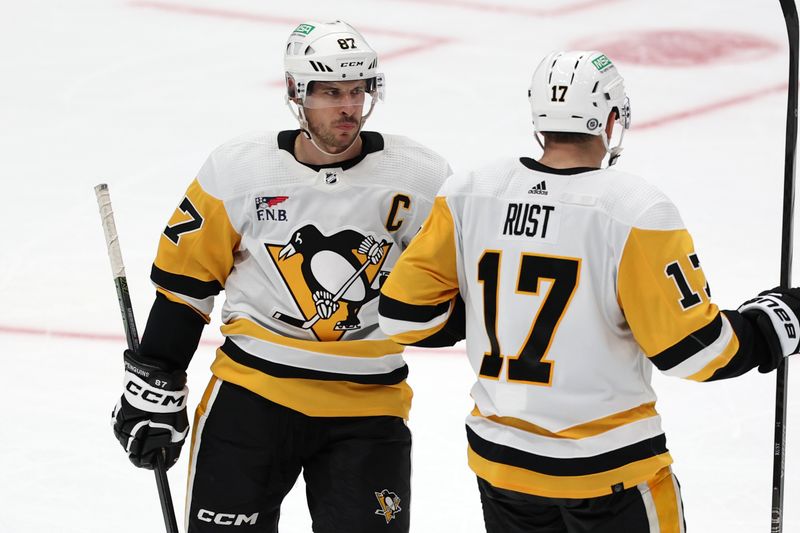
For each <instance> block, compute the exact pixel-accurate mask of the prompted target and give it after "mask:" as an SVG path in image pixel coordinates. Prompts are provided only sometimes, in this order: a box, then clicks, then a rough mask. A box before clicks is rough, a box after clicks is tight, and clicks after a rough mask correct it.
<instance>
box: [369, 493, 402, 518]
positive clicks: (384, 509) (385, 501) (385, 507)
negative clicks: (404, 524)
mask: <svg viewBox="0 0 800 533" xmlns="http://www.w3.org/2000/svg"><path fill="white" fill-rule="evenodd" d="M375 497H376V498H378V504H379V505H380V506H381V508H380V509H377V510H376V511H375V514H376V515H381V516H383V518H384V519H385V520H386V523H387V524H388V523H389V522H391V521H392V520H394V519H395V518H396V517H397V513H399V512H400V511H402V510H403V509H402V508H401V507H400V496H398V495H397V494H395V493H394V492H389V491H388V490H386V489H383V490H382V491H380V492H376V493H375Z"/></svg>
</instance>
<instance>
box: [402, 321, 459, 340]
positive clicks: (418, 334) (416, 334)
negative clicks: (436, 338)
mask: <svg viewBox="0 0 800 533" xmlns="http://www.w3.org/2000/svg"><path fill="white" fill-rule="evenodd" d="M445 324H447V319H446V318H445V319H444V320H442V323H441V324H437V325H435V326H433V327H432V328H428V329H422V330H417V331H407V332H405V333H399V334H397V335H392V340H393V341H394V342H397V343H399V344H413V343H415V342H418V341H421V340H423V339H427V338H428V337H430V336H431V335H433V334H435V333H437V332H439V331H440V330H441V329H442V328H443V327H444V326H445Z"/></svg>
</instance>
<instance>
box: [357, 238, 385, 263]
mask: <svg viewBox="0 0 800 533" xmlns="http://www.w3.org/2000/svg"><path fill="white" fill-rule="evenodd" d="M358 253H361V254H364V255H366V256H367V259H369V262H370V263H372V264H373V265H377V264H378V263H379V262H380V260H381V258H382V257H383V246H381V243H379V242H377V241H375V238H374V237H373V236H372V235H369V236H368V237H367V238H366V239H364V240H363V241H361V244H359V245H358Z"/></svg>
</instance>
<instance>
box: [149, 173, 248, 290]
mask: <svg viewBox="0 0 800 533" xmlns="http://www.w3.org/2000/svg"><path fill="white" fill-rule="evenodd" d="M186 198H188V199H189V201H191V203H192V205H193V206H194V207H195V209H197V212H198V213H199V214H200V216H201V217H202V225H201V226H200V227H199V228H198V229H196V230H193V231H187V232H185V233H181V234H180V235H179V239H178V243H177V244H175V243H174V242H172V241H171V240H169V239H168V238H167V236H166V235H164V234H163V233H162V234H161V239H160V240H159V243H158V253H157V255H156V259H155V265H156V266H157V267H158V268H160V269H161V270H164V271H165V272H169V273H172V274H178V275H181V276H188V277H191V278H194V279H197V280H200V281H218V282H219V283H220V284H222V285H223V286H224V285H225V280H226V279H227V278H228V274H230V271H231V268H233V252H234V250H236V249H237V248H238V246H239V242H240V241H241V236H240V235H239V234H238V233H236V230H235V229H234V228H233V225H232V224H231V221H230V218H228V212H227V210H226V209H225V203H224V202H223V201H222V200H219V199H217V198H214V197H213V196H211V195H210V194H208V193H206V192H205V191H204V190H203V188H202V187H201V186H200V183H199V182H198V181H197V180H196V179H195V180H194V181H192V183H191V184H190V185H189V188H188V189H187V190H186ZM187 220H190V217H188V216H187V214H186V213H184V212H183V211H182V210H181V209H180V208H176V209H175V212H174V213H173V214H172V217H171V218H170V219H169V222H168V224H167V225H168V226H175V225H177V224H180V223H182V222H186V221H187Z"/></svg>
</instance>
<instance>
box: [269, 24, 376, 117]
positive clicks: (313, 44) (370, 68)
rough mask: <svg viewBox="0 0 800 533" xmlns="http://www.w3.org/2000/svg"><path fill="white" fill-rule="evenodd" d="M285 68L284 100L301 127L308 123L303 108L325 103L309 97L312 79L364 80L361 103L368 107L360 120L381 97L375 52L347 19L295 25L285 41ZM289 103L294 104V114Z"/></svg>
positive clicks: (313, 80)
mask: <svg viewBox="0 0 800 533" xmlns="http://www.w3.org/2000/svg"><path fill="white" fill-rule="evenodd" d="M284 67H285V71H286V101H287V103H288V104H290V105H289V108H290V109H291V110H292V113H293V114H295V116H296V118H297V119H298V120H299V121H300V125H301V127H302V128H303V129H306V127H307V124H306V123H305V117H304V114H303V111H302V108H303V107H317V106H324V105H326V104H325V103H324V101H319V102H315V101H314V100H313V99H312V98H309V96H310V92H309V87H310V84H311V83H312V82H315V81H327V82H342V81H345V82H346V81H355V80H366V87H365V99H364V103H366V106H368V108H367V110H366V111H365V113H364V116H363V120H366V118H367V117H368V116H369V114H370V113H371V112H372V109H373V107H374V105H375V101H376V100H383V97H384V77H383V74H381V73H379V72H378V54H377V53H375V50H373V49H372V47H370V46H369V44H367V41H366V40H365V39H364V37H363V36H362V35H361V34H360V33H359V32H358V31H356V29H355V28H353V27H352V26H350V25H349V24H347V23H346V22H342V21H339V20H337V21H335V22H315V21H309V22H304V23H303V24H300V25H299V26H297V28H295V30H294V31H293V32H292V33H291V35H289V39H288V41H287V43H286V48H285V51H284ZM291 103H294V104H295V105H296V106H297V108H298V110H297V113H295V111H294V109H292V107H291ZM329 105H334V104H333V103H332V104H329ZM359 105H362V104H359Z"/></svg>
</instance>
